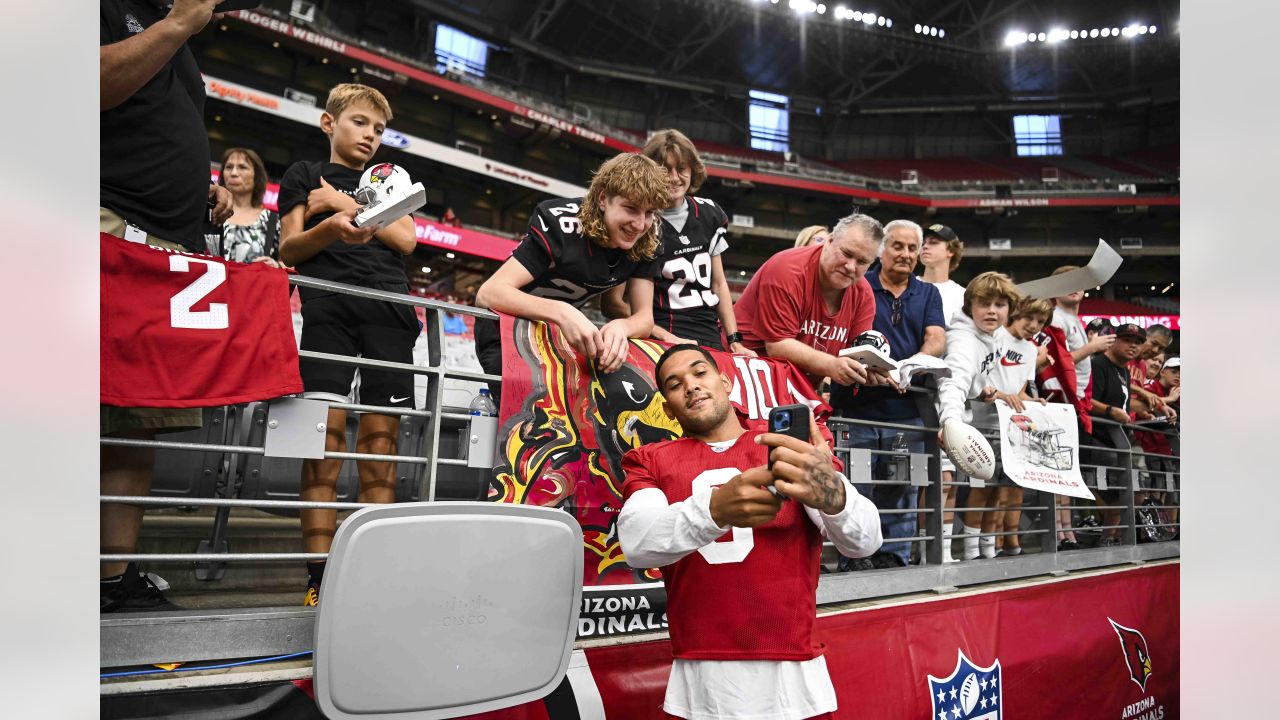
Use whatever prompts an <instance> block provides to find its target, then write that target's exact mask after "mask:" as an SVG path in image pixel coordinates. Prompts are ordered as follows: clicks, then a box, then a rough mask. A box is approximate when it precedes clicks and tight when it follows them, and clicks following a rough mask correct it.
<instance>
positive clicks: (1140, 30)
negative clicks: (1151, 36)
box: [1138, 25, 1147, 35]
mask: <svg viewBox="0 0 1280 720" xmlns="http://www.w3.org/2000/svg"><path fill="white" fill-rule="evenodd" d="M1138 34H1139V35H1146V34H1147V26H1146V25H1139V26H1138Z"/></svg>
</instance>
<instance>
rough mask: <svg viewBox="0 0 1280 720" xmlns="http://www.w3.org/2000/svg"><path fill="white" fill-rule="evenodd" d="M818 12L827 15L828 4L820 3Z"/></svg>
mask: <svg viewBox="0 0 1280 720" xmlns="http://www.w3.org/2000/svg"><path fill="white" fill-rule="evenodd" d="M818 14H819V15H826V14H827V6H826V5H823V4H822V3H818Z"/></svg>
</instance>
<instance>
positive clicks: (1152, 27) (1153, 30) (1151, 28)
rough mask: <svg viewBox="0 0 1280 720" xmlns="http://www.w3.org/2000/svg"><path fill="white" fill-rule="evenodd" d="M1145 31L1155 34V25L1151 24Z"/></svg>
mask: <svg viewBox="0 0 1280 720" xmlns="http://www.w3.org/2000/svg"><path fill="white" fill-rule="evenodd" d="M1147 31H1148V32H1150V33H1151V34H1152V35H1155V34H1156V26H1155V25H1152V26H1151V27H1149V28H1147Z"/></svg>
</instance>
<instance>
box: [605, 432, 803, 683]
mask: <svg viewBox="0 0 1280 720" xmlns="http://www.w3.org/2000/svg"><path fill="white" fill-rule="evenodd" d="M759 434H760V433H759V432H758V431H752V430H748V431H747V432H745V433H743V434H742V436H741V437H739V438H738V440H737V442H735V443H734V444H733V446H732V447H730V448H729V449H728V450H726V451H724V452H722V453H717V452H716V451H714V450H712V449H711V447H710V446H709V445H707V444H706V443H704V442H702V441H701V440H694V439H691V438H681V439H679V440H669V441H665V442H659V443H652V444H649V445H642V446H640V447H638V448H635V449H634V450H631V451H630V452H628V453H627V454H626V455H624V456H623V457H622V468H623V470H624V471H625V472H626V477H627V479H626V484H625V485H624V486H623V496H624V498H630V497H631V495H632V494H633V493H635V492H636V491H638V490H641V489H643V488H657V489H659V490H661V491H662V492H663V493H664V494H666V496H667V500H668V501H669V502H672V503H675V502H680V501H683V500H687V499H689V497H690V496H691V495H692V494H693V493H694V492H695V491H696V490H699V489H702V488H706V487H715V486H717V485H722V484H724V483H726V482H728V481H729V480H730V479H731V478H732V477H733V476H735V475H737V474H739V473H741V472H742V471H743V470H746V469H748V468H752V467H756V466H759V465H764V464H766V463H767V462H768V454H767V452H766V451H767V450H768V448H767V447H766V446H764V445H757V444H756V443H755V438H756V436H757V435H759ZM821 551H822V535H821V533H820V532H819V530H818V528H817V526H816V525H814V524H813V522H812V521H811V520H810V519H809V516H808V515H807V514H806V513H805V511H804V506H803V505H801V504H800V503H799V502H796V501H794V500H792V501H788V502H785V503H783V504H782V510H781V511H779V512H778V515H777V517H775V518H774V519H773V521H771V522H769V523H768V524H765V525H762V526H760V527H756V528H733V529H731V530H730V531H729V532H726V533H725V534H724V536H722V537H721V538H720V539H719V540H717V541H716V542H714V543H711V544H709V545H706V546H704V547H702V548H700V549H699V550H697V551H696V552H693V553H690V554H688V555H686V556H684V557H683V558H681V559H680V560H678V561H676V562H675V563H674V564H672V565H668V566H667V567H664V568H662V577H663V578H664V579H665V581H666V589H667V621H668V623H669V627H670V630H671V649H672V654H673V655H674V656H675V657H678V658H683V659H686V660H810V659H812V658H815V657H817V656H818V655H821V654H822V650H823V646H821V645H814V643H813V637H812V636H813V622H814V618H815V617H816V615H817V600H816V597H817V596H816V594H815V593H816V591H817V587H818V557H819V554H820V553H821Z"/></svg>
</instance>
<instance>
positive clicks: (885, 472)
mask: <svg viewBox="0 0 1280 720" xmlns="http://www.w3.org/2000/svg"><path fill="white" fill-rule="evenodd" d="M922 243H923V232H922V230H921V228H920V226H919V225H917V224H915V223H913V222H911V221H910V220H894V221H893V222H891V223H889V224H888V225H885V227H884V240H883V241H882V242H881V244H880V260H879V264H878V266H872V267H871V268H870V269H868V270H867V274H866V276H865V277H866V278H867V283H868V284H870V285H871V290H872V293H873V294H874V295H875V298H876V316H875V320H874V321H873V322H872V327H873V328H874V329H876V330H878V331H880V332H881V333H882V334H883V335H884V336H885V337H886V338H888V340H889V351H890V352H889V354H890V356H891V357H892V358H893V359H895V360H903V359H905V358H909V357H911V356H912V355H915V354H916V353H925V354H927V355H933V356H936V357H941V356H942V353H943V351H944V350H946V346H947V330H946V320H945V318H944V317H943V314H942V296H941V295H940V294H939V293H938V288H937V287H936V286H934V285H932V284H930V283H927V282H924V281H922V280H920V279H919V278H917V277H916V276H915V269H916V263H917V262H918V261H919V259H920V246H921V244H922ZM831 405H832V407H834V408H835V409H836V414H837V415H840V416H842V417H849V418H859V419H864V420H881V421H885V422H892V423H898V424H904V425H923V424H924V422H923V421H922V420H921V419H920V413H919V411H917V410H916V404H915V401H914V400H913V399H912V398H910V397H908V396H906V395H905V394H903V393H900V392H898V390H897V389H896V388H893V387H891V386H888V385H879V386H874V387H868V386H858V385H852V386H843V385H833V386H832V388H831ZM900 434H901V435H902V440H901V441H898V447H899V449H901V448H902V447H904V446H905V448H906V449H907V451H908V452H924V435H923V434H921V433H915V432H900V431H898V430H890V429H887V428H877V427H870V426H866V425H853V426H852V427H850V428H849V439H848V441H847V442H846V441H844V439H843V437H841V438H838V440H839V441H840V445H841V446H843V447H856V448H871V449H878V450H891V449H893V447H894V443H895V441H897V440H898V436H899V435H900ZM893 467H894V465H893V460H892V459H891V458H889V457H887V456H883V455H877V456H875V457H874V458H873V462H872V477H873V478H875V479H877V480H885V479H888V478H889V476H890V474H891V472H892V470H891V468H893ZM894 479H896V480H901V481H903V482H904V484H902V485H873V486H870V487H866V488H863V487H859V488H858V491H859V492H861V493H862V494H864V495H866V496H868V497H870V498H871V499H872V501H873V502H875V504H876V507H877V508H879V509H881V510H913V509H915V507H916V493H915V491H914V489H913V488H911V487H910V486H909V485H906V484H905V481H906V480H907V478H906V477H895V478H894ZM880 525H881V529H882V533H883V535H884V538H885V540H886V542H885V545H884V548H883V549H882V550H880V551H879V552H877V553H876V554H875V555H872V556H871V557H870V558H861V559H858V560H850V559H848V558H841V561H840V569H841V570H846V569H854V570H865V569H870V568H877V567H895V566H900V565H906V564H907V561H908V559H909V558H910V556H911V544H910V543H892V542H888V541H889V540H891V539H893V538H910V537H914V536H915V534H916V514H915V513H913V512H908V513H899V514H891V515H881V516H880Z"/></svg>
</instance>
